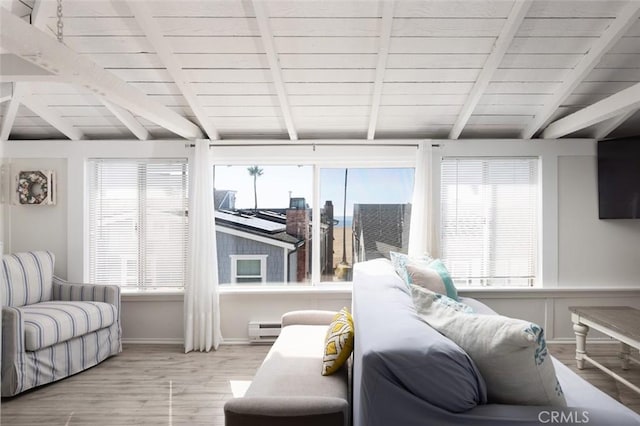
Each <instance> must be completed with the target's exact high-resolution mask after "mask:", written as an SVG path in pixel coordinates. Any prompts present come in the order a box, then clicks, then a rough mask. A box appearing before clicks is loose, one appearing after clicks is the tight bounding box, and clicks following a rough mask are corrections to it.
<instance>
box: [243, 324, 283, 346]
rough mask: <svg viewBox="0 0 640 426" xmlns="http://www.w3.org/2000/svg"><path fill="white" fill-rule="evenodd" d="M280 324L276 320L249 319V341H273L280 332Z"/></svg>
mask: <svg viewBox="0 0 640 426" xmlns="http://www.w3.org/2000/svg"><path fill="white" fill-rule="evenodd" d="M281 329H282V326H281V325H280V322H276V321H273V322H271V321H249V342H250V343H273V342H275V341H276V338H277V337H278V335H279V334H280V330H281Z"/></svg>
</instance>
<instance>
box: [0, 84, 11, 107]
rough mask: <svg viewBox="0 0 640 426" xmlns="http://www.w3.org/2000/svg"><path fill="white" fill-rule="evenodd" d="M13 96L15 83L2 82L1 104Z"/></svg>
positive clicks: (0, 86)
mask: <svg viewBox="0 0 640 426" xmlns="http://www.w3.org/2000/svg"><path fill="white" fill-rule="evenodd" d="M12 97H13V84H11V83H0V104H2V103H5V102H7V101H10V100H11V98H12Z"/></svg>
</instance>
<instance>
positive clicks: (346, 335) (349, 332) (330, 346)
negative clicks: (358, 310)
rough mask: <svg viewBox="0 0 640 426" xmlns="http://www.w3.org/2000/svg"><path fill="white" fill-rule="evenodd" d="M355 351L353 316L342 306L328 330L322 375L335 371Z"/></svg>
mask: <svg viewBox="0 0 640 426" xmlns="http://www.w3.org/2000/svg"><path fill="white" fill-rule="evenodd" d="M351 351H353V318H351V314H350V313H349V311H348V310H347V308H342V310H340V312H338V313H337V314H336V315H335V316H334V317H333V321H332V322H331V324H330V325H329V329H328V330H327V337H326V339H325V344H324V357H323V358H322V375H323V376H328V375H330V374H333V373H335V372H336V371H338V370H339V369H340V367H342V365H343V364H344V363H345V362H346V361H347V359H348V358H349V356H350V355H351Z"/></svg>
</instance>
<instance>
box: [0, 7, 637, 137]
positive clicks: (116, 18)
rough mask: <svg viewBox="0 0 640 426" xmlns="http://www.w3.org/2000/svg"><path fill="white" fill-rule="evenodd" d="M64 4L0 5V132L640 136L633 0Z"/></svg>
mask: <svg viewBox="0 0 640 426" xmlns="http://www.w3.org/2000/svg"><path fill="white" fill-rule="evenodd" d="M61 3H62V11H63V13H62V15H63V17H62V22H63V24H64V27H63V28H64V31H63V45H51V44H50V43H51V40H53V41H56V28H57V24H58V18H57V16H56V8H57V5H58V3H57V1H56V0H0V6H1V7H2V8H1V9H0V13H1V15H0V17H1V18H2V21H1V24H2V25H1V26H0V32H1V34H0V35H1V39H0V47H1V51H0V83H1V85H2V87H1V89H2V97H1V98H0V101H1V104H0V114H1V116H2V117H1V121H0V123H2V124H1V125H2V128H1V130H0V132H1V133H0V136H2V138H3V139H65V138H71V139H147V138H155V139H175V138H181V137H184V138H196V137H206V136H208V137H209V138H210V139H222V140H229V139H258V138H260V139H333V138H335V139H343V138H345V139H388V138H435V139H437V138H460V139H470V138H471V139H472V138H483V139H484V138H525V139H528V138H537V137H541V136H542V133H543V131H544V130H545V129H546V128H547V127H548V126H549V125H551V124H552V123H554V122H555V121H558V120H560V119H564V121H563V122H562V124H563V125H562V126H559V125H558V126H554V127H553V129H555V130H554V132H553V134H554V137H566V136H571V137H573V136H580V137H606V136H630V135H638V134H640V114H638V113H637V106H638V102H639V101H640V99H635V97H637V96H638V90H627V89H629V88H631V87H633V86H634V85H637V84H639V83H640V21H639V16H640V1H636V0H630V1H597V0H549V1H542V0H516V1H507V0H499V1H478V0H468V1H441V0H421V1H412V0H395V1H391V0H382V1H373V0H370V1H352V0H341V1H337V0H335V1H323V2H317V1H306V0H302V1H301V0H286V1H284V0H283V1H281V0H253V1H251V0H244V1H236V0H199V1H185V0H181V1H180V0H158V1H144V2H141V1H137V0H130V1H121V0H84V1H80V0H62V2H61ZM385 14H386V18H385ZM18 21H19V22H18ZM389 25H390V26H389ZM43 34H44V35H46V37H47V38H45V39H43V38H42V37H41V36H42V35H43ZM56 43H57V41H56ZM104 73H108V74H104ZM107 77H108V78H107ZM623 91H624V92H623ZM620 92H622V94H621V95H618V96H617V97H616V96H614V95H616V94H617V93H620ZM7 93H8V94H7ZM610 97H612V98H611V99H609V98H610ZM593 105H595V106H593ZM30 106H31V108H30ZM588 107H590V108H591V109H589V110H588V111H590V112H591V113H590V114H589V117H590V118H589V120H584V119H582V118H581V117H584V116H585V114H580V113H579V111H581V110H583V109H584V108H588ZM34 110H36V111H34ZM592 111H595V113H593V112H592ZM611 111H615V112H616V115H615V116H613V117H611V115H612V114H611ZM574 114H575V115H574ZM594 114H595V117H594ZM594 120H595V124H593V123H594ZM562 129H570V131H571V133H567V134H562V133H563V132H562ZM558 132H559V133H558ZM548 134H552V132H548Z"/></svg>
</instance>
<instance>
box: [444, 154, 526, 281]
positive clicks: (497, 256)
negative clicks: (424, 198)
mask: <svg viewBox="0 0 640 426" xmlns="http://www.w3.org/2000/svg"><path fill="white" fill-rule="evenodd" d="M441 170H442V173H441V190H440V198H441V199H440V203H441V211H440V254H441V257H442V259H443V261H444V262H445V264H446V265H447V267H448V269H449V271H450V273H451V275H452V278H453V279H454V280H455V282H456V283H457V284H458V285H479V286H534V285H536V271H537V252H538V160H537V159H536V158H444V159H443V161H442V169H441Z"/></svg>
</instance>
